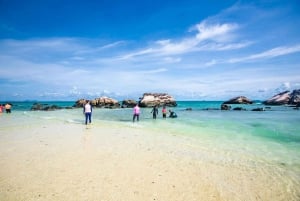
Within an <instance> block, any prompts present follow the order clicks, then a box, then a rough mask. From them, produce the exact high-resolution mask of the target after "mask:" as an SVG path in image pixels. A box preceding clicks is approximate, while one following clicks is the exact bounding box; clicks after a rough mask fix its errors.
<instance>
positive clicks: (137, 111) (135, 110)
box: [132, 104, 140, 122]
mask: <svg viewBox="0 0 300 201" xmlns="http://www.w3.org/2000/svg"><path fill="white" fill-rule="evenodd" d="M139 117H140V107H139V104H136V106H135V107H134V108H133V119H132V121H133V122H134V121H135V118H136V120H137V121H139Z"/></svg>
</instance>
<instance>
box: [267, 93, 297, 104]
mask: <svg viewBox="0 0 300 201" xmlns="http://www.w3.org/2000/svg"><path fill="white" fill-rule="evenodd" d="M289 92H290V91H284V92H281V93H279V94H277V95H275V96H273V97H272V98H270V99H268V100H266V101H263V104H265V105H286V104H288V103H289V102H290V99H291V97H290V94H289Z"/></svg>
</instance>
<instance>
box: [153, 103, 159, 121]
mask: <svg viewBox="0 0 300 201" xmlns="http://www.w3.org/2000/svg"><path fill="white" fill-rule="evenodd" d="M151 113H153V119H156V116H157V115H158V109H157V106H156V105H154V107H153V109H152V111H151Z"/></svg>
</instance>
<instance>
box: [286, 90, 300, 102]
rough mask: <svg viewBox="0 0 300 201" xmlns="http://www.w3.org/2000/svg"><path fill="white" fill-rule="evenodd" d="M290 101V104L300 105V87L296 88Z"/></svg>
mask: <svg viewBox="0 0 300 201" xmlns="http://www.w3.org/2000/svg"><path fill="white" fill-rule="evenodd" d="M290 97H291V98H290V101H289V104H290V105H299V104H300V89H297V90H294V91H293V92H292V93H291V94H290Z"/></svg>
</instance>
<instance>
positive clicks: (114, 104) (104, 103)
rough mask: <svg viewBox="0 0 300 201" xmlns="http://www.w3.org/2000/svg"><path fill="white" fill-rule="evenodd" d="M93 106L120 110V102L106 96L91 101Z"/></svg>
mask: <svg viewBox="0 0 300 201" xmlns="http://www.w3.org/2000/svg"><path fill="white" fill-rule="evenodd" d="M91 103H92V105H94V106H96V107H104V108H119V107H120V103H119V101H117V100H115V99H113V98H109V97H106V96H102V97H100V98H96V99H95V100H92V101H91Z"/></svg>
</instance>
